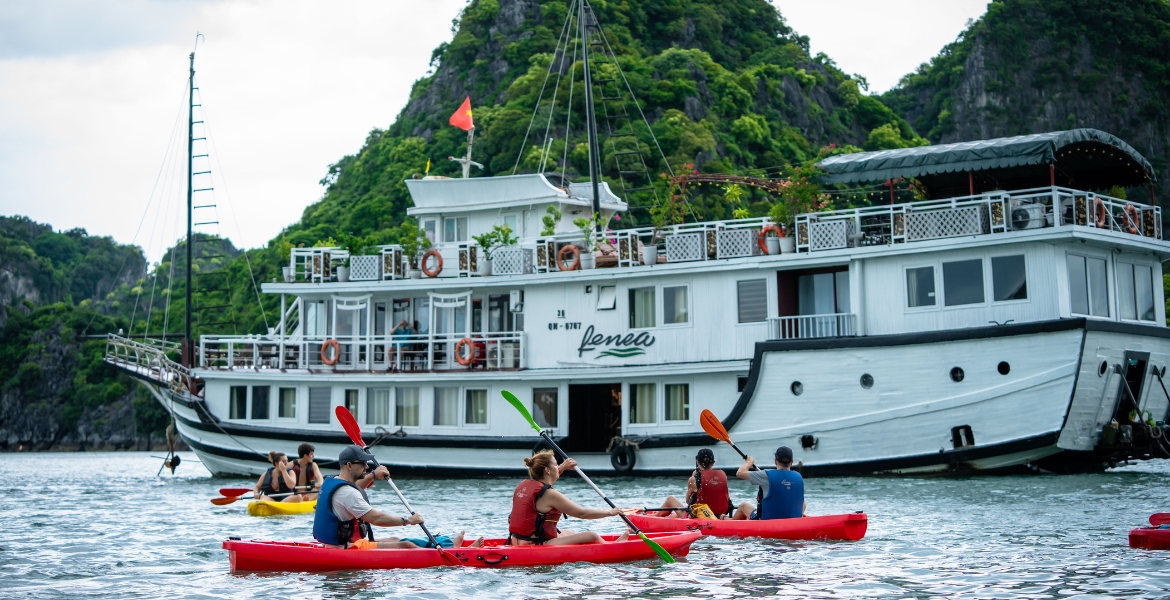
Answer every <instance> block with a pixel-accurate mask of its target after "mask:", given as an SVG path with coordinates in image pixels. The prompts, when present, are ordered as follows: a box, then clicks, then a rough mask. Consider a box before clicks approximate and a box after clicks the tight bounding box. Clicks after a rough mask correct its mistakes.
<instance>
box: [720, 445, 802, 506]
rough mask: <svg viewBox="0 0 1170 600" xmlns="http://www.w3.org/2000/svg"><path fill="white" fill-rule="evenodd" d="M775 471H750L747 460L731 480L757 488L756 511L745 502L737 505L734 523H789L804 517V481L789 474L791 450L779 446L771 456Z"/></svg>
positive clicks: (797, 474)
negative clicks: (760, 520)
mask: <svg viewBox="0 0 1170 600" xmlns="http://www.w3.org/2000/svg"><path fill="white" fill-rule="evenodd" d="M774 459H775V463H776V468H775V469H770V470H767V471H752V470H750V469H751V468H752V465H754V464H755V462H756V461H755V459H753V458H752V457H750V456H749V457H747V458H746V459H745V460H744V461H743V464H742V465H740V467H739V470H738V471H736V472H735V476H736V477H738V478H740V479H746V480H748V481H749V482H751V484H752V485H758V486H760V492H759V495H758V496H757V498H758V499H759V507H757V508H753V507H752V505H751V504H750V503H748V502H744V503H743V504H740V505H739V508H738V509H737V510H736V511H735V516H734V517H733V518H735V519H740V520H743V519H763V520H767V519H793V518H796V517H803V516H805V514H804V513H805V509H806V508H807V505H806V504H805V502H804V478H803V477H801V475H800V473H797V472H796V471H793V470H792V449H791V448H789V447H788V446H780V447H779V448H777V449H776V454H775V456H774Z"/></svg>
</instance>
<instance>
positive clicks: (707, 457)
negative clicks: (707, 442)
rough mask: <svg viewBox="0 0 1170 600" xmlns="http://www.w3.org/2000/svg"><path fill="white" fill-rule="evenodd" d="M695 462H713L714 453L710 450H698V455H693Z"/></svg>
mask: <svg viewBox="0 0 1170 600" xmlns="http://www.w3.org/2000/svg"><path fill="white" fill-rule="evenodd" d="M695 460H697V461H699V462H701V463H705V462H715V453H714V452H712V451H711V449H710V448H700V449H699V453H698V454H696V455H695Z"/></svg>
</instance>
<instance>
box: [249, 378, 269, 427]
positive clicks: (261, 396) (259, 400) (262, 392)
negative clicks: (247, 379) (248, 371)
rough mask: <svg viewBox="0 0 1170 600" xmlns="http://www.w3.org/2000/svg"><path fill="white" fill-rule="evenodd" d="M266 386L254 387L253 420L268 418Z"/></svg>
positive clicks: (267, 388)
mask: <svg viewBox="0 0 1170 600" xmlns="http://www.w3.org/2000/svg"><path fill="white" fill-rule="evenodd" d="M269 389H270V388H269V387H268V386H266V385H254V386H252V418H253V419H267V418H268V390H269Z"/></svg>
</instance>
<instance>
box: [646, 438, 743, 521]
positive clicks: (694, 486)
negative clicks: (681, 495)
mask: <svg viewBox="0 0 1170 600" xmlns="http://www.w3.org/2000/svg"><path fill="white" fill-rule="evenodd" d="M695 466H696V467H698V468H697V469H695V472H694V473H691V478H690V479H688V480H687V503H686V504H683V503H682V502H681V501H680V500H679V499H678V498H676V497H674V496H667V498H666V501H665V502H663V503H662V506H677V507H679V508H680V509H682V510H676V511H672V512H668V511H665V510H663V511H659V512H657V513H654V514H655V515H656V516H659V517H675V518H684V517H686V516H687V512H686V509H687V508H688V507H690V506H694V505H696V504H706V505H707V507H708V508H710V509H711V512H713V513H715V515H716V516H718V517H719V518H720V519H726V518H727V515H728V514H730V512H731V510H732V508H734V507H732V505H731V494H730V492H728V490H727V473H724V472H723V471H720V470H719V469H716V468H715V453H714V452H711V450H710V449H707V448H702V449H700V450H699V453H698V454H696V455H695Z"/></svg>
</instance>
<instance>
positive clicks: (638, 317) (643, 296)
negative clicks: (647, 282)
mask: <svg viewBox="0 0 1170 600" xmlns="http://www.w3.org/2000/svg"><path fill="white" fill-rule="evenodd" d="M655 324H657V320H656V319H655V316H654V288H652V287H647V288H633V289H631V290H630V329H645V328H647V327H654V325H655Z"/></svg>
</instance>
